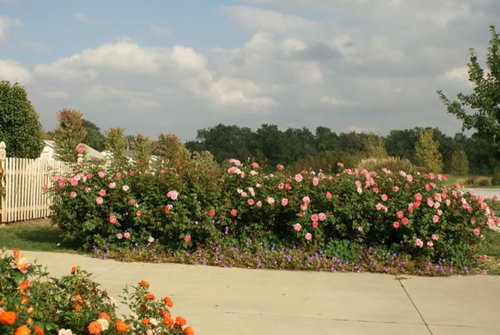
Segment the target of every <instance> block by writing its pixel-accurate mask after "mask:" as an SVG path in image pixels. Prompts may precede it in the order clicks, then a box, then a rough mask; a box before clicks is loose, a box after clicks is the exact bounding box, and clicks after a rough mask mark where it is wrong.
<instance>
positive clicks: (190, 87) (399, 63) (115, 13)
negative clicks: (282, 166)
mask: <svg viewBox="0 0 500 335" xmlns="http://www.w3.org/2000/svg"><path fill="white" fill-rule="evenodd" d="M499 23H500V1H498V0H439V1H436V0H241V1H229V0H198V1H194V0H145V1H132V0H106V1H101V0H86V1H67V0H51V1H37V0H0V80H8V81H10V82H11V83H14V82H18V83H19V84H21V85H22V86H24V87H25V88H26V91H27V93H28V98H29V99H30V100H31V102H32V104H33V106H34V108H35V111H36V112H37V113H38V114H39V115H40V121H41V123H42V126H43V128H44V129H45V130H52V129H54V128H55V127H56V125H57V114H58V112H59V111H60V110H62V109H64V108H70V109H77V110H79V111H80V112H81V113H82V114H83V118H85V119H87V120H89V121H91V122H93V123H95V124H96V125H98V126H99V127H100V128H101V130H103V131H104V130H106V129H109V128H112V127H113V128H115V127H122V128H125V133H126V134H131V135H135V134H144V135H148V136H150V137H151V138H152V139H156V138H157V137H158V135H159V134H160V133H169V134H176V135H177V136H179V137H180V138H181V140H183V141H188V140H193V139H195V138H196V135H197V130H199V129H203V128H209V127H213V126H215V125H217V124H219V123H223V124H226V125H237V126H240V127H250V128H252V129H253V130H256V129H257V128H258V127H259V126H260V125H261V124H264V123H267V124H276V125H278V127H279V128H280V129H282V130H285V129H287V128H290V127H291V128H302V127H307V128H309V129H310V130H311V131H313V132H314V130H315V128H316V127H318V126H326V127H329V128H330V129H332V130H333V131H335V132H337V133H339V132H350V131H358V132H361V131H362V132H373V133H376V134H380V135H387V134H388V133H389V131H390V130H392V129H408V128H413V127H416V126H419V127H438V128H440V129H441V130H442V131H443V132H445V133H447V134H449V135H453V134H455V133H456V132H460V131H461V123H460V121H459V120H457V119H456V118H455V117H454V116H453V115H451V114H448V113H446V108H445V106H444V105H443V103H442V102H441V101H440V100H439V98H438V96H437V94H436V91H437V90H440V89H441V90H443V91H444V93H445V94H446V95H447V96H449V97H450V98H454V97H455V96H456V94H457V93H459V92H463V93H468V92H470V91H471V89H472V87H471V86H470V84H469V82H468V74H467V66H466V64H467V62H468V61H469V56H470V53H469V49H470V48H474V50H475V52H476V54H477V55H478V57H479V60H480V62H481V64H483V65H484V59H485V56H486V53H487V48H488V46H489V39H490V32H489V25H491V24H494V25H497V26H498V24H499ZM499 29H500V27H498V29H497V30H499Z"/></svg>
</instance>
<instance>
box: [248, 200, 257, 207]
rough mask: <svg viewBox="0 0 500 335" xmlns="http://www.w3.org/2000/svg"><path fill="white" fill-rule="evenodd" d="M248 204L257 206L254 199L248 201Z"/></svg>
mask: <svg viewBox="0 0 500 335" xmlns="http://www.w3.org/2000/svg"><path fill="white" fill-rule="evenodd" d="M247 204H248V205H250V206H253V205H254V204H255V201H254V200H253V199H247Z"/></svg>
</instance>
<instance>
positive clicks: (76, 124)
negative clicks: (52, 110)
mask: <svg viewBox="0 0 500 335" xmlns="http://www.w3.org/2000/svg"><path fill="white" fill-rule="evenodd" d="M57 118H58V120H59V125H58V126H57V128H56V129H55V131H54V141H55V151H56V155H57V156H58V157H59V159H60V160H62V161H65V162H76V159H77V157H78V154H77V152H76V148H77V146H78V144H80V143H82V141H83V139H84V138H85V135H86V134H87V131H86V130H85V128H84V127H83V119H82V113H80V112H79V111H77V110H74V109H63V110H61V111H60V112H59V114H58V115H57Z"/></svg>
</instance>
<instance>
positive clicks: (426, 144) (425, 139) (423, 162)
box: [415, 129, 443, 173]
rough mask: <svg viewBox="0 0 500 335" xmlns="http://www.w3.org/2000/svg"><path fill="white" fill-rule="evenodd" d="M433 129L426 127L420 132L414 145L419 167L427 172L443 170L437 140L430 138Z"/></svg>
mask: <svg viewBox="0 0 500 335" xmlns="http://www.w3.org/2000/svg"><path fill="white" fill-rule="evenodd" d="M432 135H433V130H432V129H427V130H425V131H424V132H423V133H421V134H420V137H419V138H418V142H417V145H416V146H415V158H416V162H417V164H418V166H419V167H421V168H423V169H425V170H426V171H428V172H435V173H440V172H442V171H443V156H442V155H441V152H439V142H437V141H435V140H434V139H433V138H432Z"/></svg>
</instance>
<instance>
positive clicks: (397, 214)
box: [396, 211, 405, 219]
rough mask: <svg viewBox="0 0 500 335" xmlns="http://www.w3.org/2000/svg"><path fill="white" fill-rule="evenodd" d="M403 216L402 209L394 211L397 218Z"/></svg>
mask: <svg viewBox="0 0 500 335" xmlns="http://www.w3.org/2000/svg"><path fill="white" fill-rule="evenodd" d="M403 216H405V213H403V211H397V212H396V217H397V218H398V219H402V218H403Z"/></svg>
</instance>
